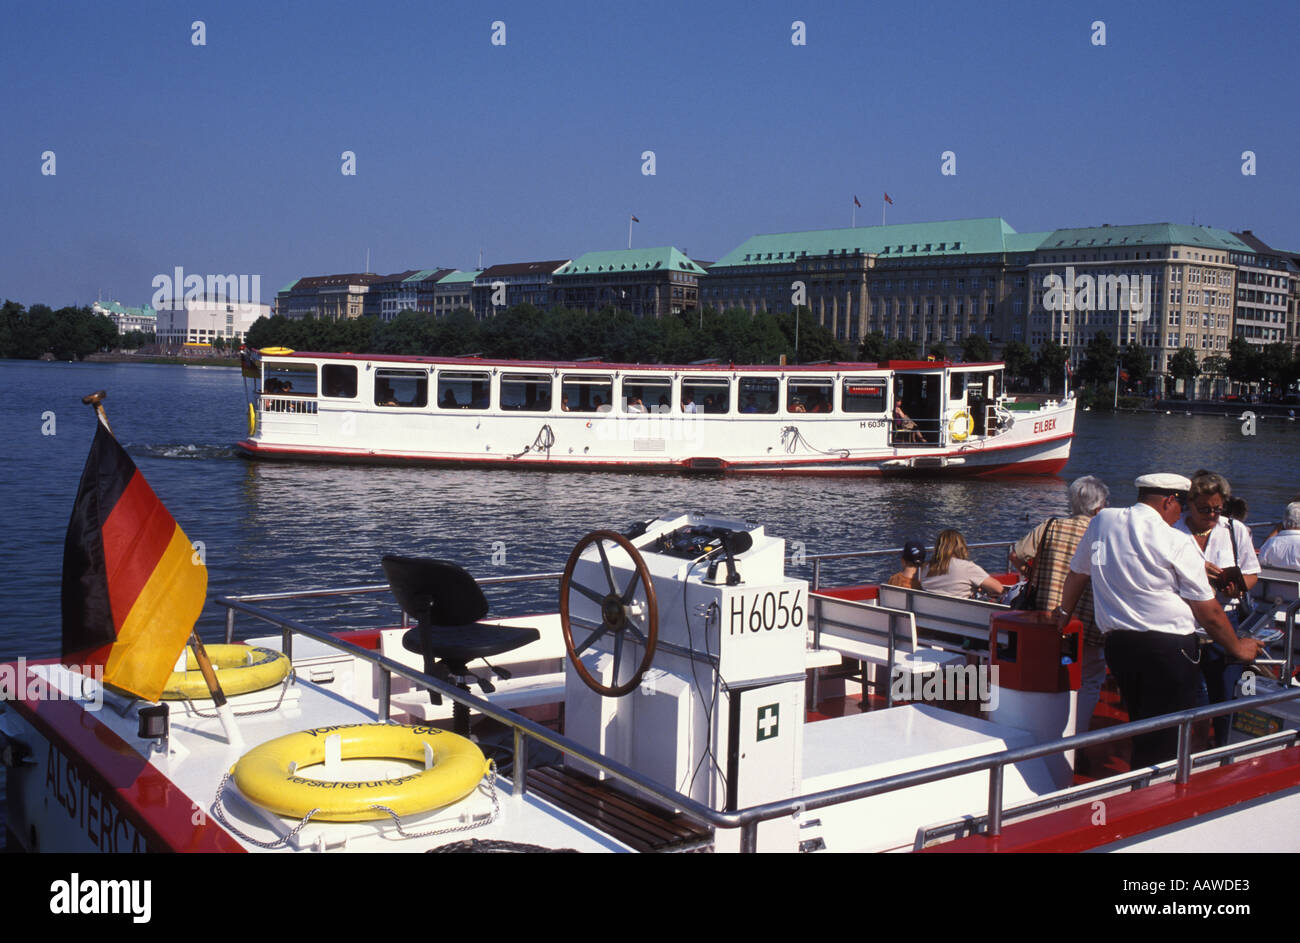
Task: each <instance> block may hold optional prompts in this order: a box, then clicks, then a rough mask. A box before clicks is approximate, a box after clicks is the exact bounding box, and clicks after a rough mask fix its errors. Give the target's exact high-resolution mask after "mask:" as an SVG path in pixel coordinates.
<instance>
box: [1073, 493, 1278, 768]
mask: <svg viewBox="0 0 1300 943" xmlns="http://www.w3.org/2000/svg"><path fill="white" fill-rule="evenodd" d="M1134 484H1135V485H1136V486H1137V489H1138V503H1137V504H1135V505H1133V506H1132V507H1129V508H1107V509H1103V510H1102V511H1099V512H1098V513H1097V516H1096V517H1094V518H1093V519H1092V522H1091V523H1090V524H1089V525H1088V529H1087V530H1086V531H1085V532H1084V535H1083V539H1082V540H1080V541H1079V546H1078V548H1077V549H1076V550H1075V552H1074V557H1073V558H1072V559H1071V560H1070V575H1069V576H1068V577H1066V580H1065V589H1064V591H1063V592H1062V596H1061V605H1060V606H1059V607H1057V609H1056V610H1055V615H1056V617H1057V622H1058V626H1059V627H1060V628H1061V629H1064V628H1065V626H1066V624H1067V623H1068V622H1069V620H1070V614H1071V613H1072V612H1073V611H1074V607H1075V605H1076V604H1077V603H1078V601H1079V596H1080V595H1081V594H1082V592H1083V588H1084V586H1085V585H1087V582H1088V579H1089V577H1091V579H1092V597H1093V607H1094V612H1095V618H1096V622H1097V628H1098V629H1100V630H1101V632H1102V634H1103V635H1104V636H1105V638H1106V664H1108V665H1109V666H1110V670H1111V672H1112V673H1113V674H1114V675H1115V678H1116V680H1117V681H1118V682H1119V687H1120V694H1121V695H1122V696H1123V698H1124V703H1125V704H1126V705H1127V707H1128V712H1129V717H1130V719H1132V720H1145V719H1146V718H1148V717H1156V716H1159V715H1161V714H1168V713H1172V712H1174V711H1180V710H1186V709H1188V708H1192V707H1195V706H1196V702H1197V698H1198V696H1199V694H1200V689H1201V674H1200V670H1199V668H1198V663H1199V661H1200V652H1199V645H1198V642H1197V639H1196V625H1197V623H1199V624H1200V625H1202V626H1204V627H1205V630H1206V632H1207V633H1209V635H1210V637H1211V638H1212V639H1214V640H1215V641H1216V642H1218V643H1219V644H1220V645H1222V646H1223V647H1224V649H1225V650H1227V652H1228V653H1229V654H1231V655H1233V656H1234V657H1236V658H1239V659H1241V660H1242V661H1246V662H1249V661H1253V660H1254V659H1255V658H1256V656H1257V655H1258V654H1259V651H1260V649H1261V648H1262V646H1261V645H1260V644H1259V643H1258V642H1255V641H1253V640H1251V639H1239V638H1237V635H1236V633H1235V632H1234V631H1233V629H1232V625H1231V624H1230V623H1229V622H1228V617H1227V616H1226V615H1224V613H1223V608H1222V607H1221V606H1220V605H1219V604H1218V602H1216V601H1215V598H1214V590H1212V589H1211V588H1210V584H1209V581H1208V580H1207V579H1206V575H1205V561H1204V560H1203V559H1202V557H1201V555H1200V553H1198V552H1197V548H1196V546H1195V545H1194V544H1193V543H1192V541H1191V539H1190V538H1189V537H1188V536H1187V535H1186V534H1182V533H1179V532H1178V531H1175V530H1174V529H1173V526H1172V525H1173V524H1174V523H1175V522H1176V521H1177V520H1178V519H1179V517H1180V516H1181V515H1182V498H1183V495H1184V494H1185V493H1186V491H1187V489H1188V488H1189V487H1191V482H1190V481H1189V480H1188V479H1187V478H1184V477H1183V476H1182V475H1169V474H1154V475H1143V476H1142V477H1141V478H1138V479H1137V481H1136V482H1134ZM1177 747H1178V729H1177V728H1176V727H1170V728H1167V729H1165V730H1160V731H1156V732H1155V733H1150V734H1143V735H1140V736H1137V737H1134V738H1133V767H1134V768H1137V767H1139V766H1149V765H1151V764H1153V763H1160V762H1163V761H1164V760H1168V759H1171V758H1173V757H1174V756H1175V755H1176V753H1177Z"/></svg>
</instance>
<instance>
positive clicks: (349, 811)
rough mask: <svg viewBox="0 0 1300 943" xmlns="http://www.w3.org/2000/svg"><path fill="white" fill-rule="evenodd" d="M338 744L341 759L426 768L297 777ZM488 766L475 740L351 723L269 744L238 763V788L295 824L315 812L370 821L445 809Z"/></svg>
mask: <svg viewBox="0 0 1300 943" xmlns="http://www.w3.org/2000/svg"><path fill="white" fill-rule="evenodd" d="M335 735H337V736H338V737H339V738H340V744H339V746H340V754H341V756H342V758H343V759H345V760H346V759H385V758H386V759H395V760H409V761H413V762H416V763H420V764H423V765H424V766H425V769H424V770H423V771H421V772H416V773H411V774H410V775H409V776H399V777H397V778H396V779H377V780H369V781H362V782H347V781H334V780H323V779H308V778H306V777H304V776H299V775H297V771H298V770H300V769H303V768H304V767H307V766H313V765H315V764H317V763H323V762H324V761H325V742H326V740H327V739H329V738H330V737H331V736H335ZM488 766H489V761H488V760H486V759H484V758H483V751H482V750H480V749H479V748H478V746H477V745H476V744H475V743H474V742H473V741H471V740H469V739H467V738H465V737H461V736H458V735H457V734H454V733H450V732H448V731H446V730H441V729H439V728H437V727H426V726H417V727H400V726H396V725H393V724H348V725H344V726H341V727H317V728H316V729H314V730H304V731H301V732H300V733H291V734H289V735H288V736H284V737H278V738H277V739H275V740H268V741H267V742H266V743H263V744H262V745H261V746H257V747H254V748H253V749H251V750H249V751H248V752H247V753H245V754H244V755H243V756H242V757H240V758H239V762H238V763H236V764H235V765H234V768H233V769H231V771H230V772H231V776H232V778H233V779H234V781H235V785H236V786H238V787H239V791H240V792H241V793H242V794H243V795H244V797H245V798H246V799H248V800H249V801H251V802H254V803H256V804H257V805H259V806H262V807H263V808H265V809H269V810H271V811H272V812H276V813H278V814H280V815H285V816H289V817H291V818H302V817H303V816H305V815H306V814H307V813H308V812H310V811H311V810H312V809H317V810H319V811H317V812H316V814H315V815H314V816H312V818H313V819H316V820H321V821H325V822H365V821H370V820H372V819H382V818H386V817H387V815H388V813H387V812H385V811H383V810H382V809H377V808H375V806H385V807H386V808H388V809H392V810H393V812H395V813H396V814H397V815H399V816H403V815H416V814H419V813H421V812H428V811H430V810H432V809H439V808H442V807H443V806H446V805H451V804H452V803H453V802H459V801H460V800H461V799H464V798H465V797H466V796H468V795H469V794H470V793H471V792H473V791H474V789H475V787H476V786H478V784H479V782H480V781H482V779H483V777H484V776H485V775H486V774H487V772H488Z"/></svg>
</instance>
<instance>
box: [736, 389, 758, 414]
mask: <svg viewBox="0 0 1300 943" xmlns="http://www.w3.org/2000/svg"><path fill="white" fill-rule="evenodd" d="M740 411H741V412H742V413H756V412H758V402H757V401H756V400H755V399H754V394H753V393H749V394H746V396H745V405H744V406H743V407H742V408H741V410H740Z"/></svg>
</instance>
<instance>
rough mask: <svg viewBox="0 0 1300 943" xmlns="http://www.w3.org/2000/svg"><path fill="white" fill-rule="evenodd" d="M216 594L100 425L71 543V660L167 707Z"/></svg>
mask: <svg viewBox="0 0 1300 943" xmlns="http://www.w3.org/2000/svg"><path fill="white" fill-rule="evenodd" d="M207 589H208V571H207V568H206V567H205V566H203V564H202V562H200V561H199V560H197V559H196V558H195V555H194V549H193V547H192V546H191V545H190V540H189V538H188V537H186V536H185V532H184V531H182V530H181V529H180V527H179V526H178V525H177V523H176V521H175V519H174V518H173V517H172V516H171V514H170V512H168V510H167V508H166V507H164V506H163V503H162V501H160V500H159V499H158V496H157V495H156V494H154V492H153V489H152V488H150V487H149V483H148V482H147V481H145V479H144V476H143V475H141V474H140V471H139V469H137V468H136V467H135V463H134V462H132V461H131V458H130V456H128V455H127V454H126V450H125V449H123V448H122V446H121V445H119V444H118V442H117V440H116V439H115V438H113V435H112V433H110V432H109V431H108V430H107V429H105V428H104V426H103V424H101V423H96V428H95V440H94V441H93V442H92V443H91V446H90V455H89V456H87V458H86V467H85V469H84V470H83V471H82V473H81V484H80V485H79V486H78V488H77V500H76V503H75V504H74V505H73V508H72V517H71V519H70V520H69V521H68V532H67V536H66V538H65V539H64V544H63V599H62V603H63V658H62V660H63V663H64V664H66V665H73V666H83V665H92V666H93V665H100V666H102V667H103V670H104V676H103V680H104V682H105V683H106V684H111V685H113V686H114V687H116V688H119V689H121V690H123V691H127V692H129V693H131V694H134V695H135V696H137V697H141V698H144V699H146V700H150V701H156V700H158V697H159V696H160V695H161V694H162V691H163V687H164V685H165V683H166V681H167V679H168V677H169V676H170V674H171V672H172V668H173V667H174V665H175V664H176V660H177V658H178V657H179V656H180V654H181V652H182V651H183V650H184V648H185V643H186V640H187V639H188V638H189V636H190V632H191V631H193V629H194V621H195V620H196V619H197V618H198V617H199V612H200V611H201V610H202V609H203V602H204V599H205V598H206V596H207Z"/></svg>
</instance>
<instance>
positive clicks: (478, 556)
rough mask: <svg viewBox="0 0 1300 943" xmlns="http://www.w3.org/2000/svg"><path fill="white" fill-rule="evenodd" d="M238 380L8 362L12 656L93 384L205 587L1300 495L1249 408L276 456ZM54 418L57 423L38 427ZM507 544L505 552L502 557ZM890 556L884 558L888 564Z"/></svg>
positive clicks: (1262, 515) (1275, 430) (53, 597)
mask: <svg viewBox="0 0 1300 943" xmlns="http://www.w3.org/2000/svg"><path fill="white" fill-rule="evenodd" d="M243 382H244V381H243V380H242V378H241V377H240V375H239V372H238V371H237V370H234V369H227V368H212V367H180V366H158V365H147V364H65V363H54V364H42V363H32V362H26V361H0V431H2V432H3V441H4V442H5V443H6V446H7V447H6V448H5V449H4V451H3V454H0V489H2V490H0V497H2V499H3V500H2V501H0V506H2V507H3V508H4V513H5V517H6V521H7V523H8V524H9V526H8V528H7V529H6V535H5V536H6V538H7V539H5V540H4V541H3V542H0V573H3V574H4V576H3V581H4V582H3V586H4V590H3V604H2V608H0V660H9V659H12V658H15V657H17V656H18V655H27V656H29V657H34V656H44V655H54V654H57V653H58V650H59V573H60V567H61V563H62V554H63V536H64V530H65V528H66V526H67V520H68V515H69V513H70V511H71V508H72V502H73V498H74V496H75V494H76V488H77V482H78V480H79V477H80V475H81V469H82V466H83V464H84V462H85V459H86V453H87V450H88V448H89V445H90V441H91V438H92V436H93V433H94V421H95V420H94V415H93V413H92V412H91V410H90V409H89V408H88V407H86V406H83V405H81V402H80V400H81V397H82V396H83V395H84V394H86V393H89V392H92V391H94V390H99V389H104V390H107V391H108V399H107V400H106V406H107V409H108V414H109V419H110V422H112V424H113V429H114V431H115V432H116V434H117V436H118V438H119V440H120V441H121V442H122V443H123V444H124V445H125V447H126V450H127V451H128V452H129V453H130V454H131V456H132V458H133V459H134V460H135V462H136V464H137V465H138V466H139V467H140V469H141V471H142V472H143V473H144V475H145V477H146V478H147V479H148V480H149V482H150V484H151V485H152V486H153V488H154V490H155V491H156V492H157V493H158V495H159V496H160V497H161V498H162V500H163V501H164V502H165V503H166V505H167V506H168V508H170V509H171V512H172V514H173V516H175V518H176V519H177V521H178V522H179V523H180V524H181V526H182V528H184V530H185V532H186V533H187V534H188V535H189V537H190V539H191V540H195V541H202V543H203V545H204V550H205V553H206V558H207V565H208V580H209V589H208V595H209V599H211V598H213V597H215V596H217V595H223V594H224V595H232V594H240V593H257V592H277V591H283V590H288V589H302V588H309V587H320V586H341V585H354V584H358V583H376V582H383V577H382V573H381V571H380V566H379V560H380V557H381V556H382V555H383V554H385V553H393V552H397V553H407V554H420V555H428V556H437V557H442V558H446V559H451V560H457V561H459V562H461V563H462V564H463V565H464V566H466V567H467V568H468V569H469V570H470V571H471V572H474V573H475V574H477V575H479V576H489V575H503V574H506V573H522V572H542V571H554V570H559V569H561V568H562V567H563V564H564V560H565V558H566V557H567V556H568V553H569V550H570V549H571V548H572V547H573V545H574V543H575V542H576V541H577V540H578V539H580V538H581V537H582V536H583V535H584V534H586V533H587V532H589V531H591V530H595V529H597V528H609V527H612V528H617V529H622V528H623V527H624V526H626V525H627V524H628V523H630V522H632V521H635V520H643V519H646V518H650V517H653V516H655V515H658V514H661V513H664V512H670V511H687V510H697V511H707V512H711V513H716V514H721V515H726V516H730V517H737V518H743V519H746V520H751V521H755V522H758V523H762V524H765V525H766V527H767V530H768V532H769V533H771V534H775V535H778V536H782V537H785V538H786V539H787V540H791V541H795V540H798V541H803V543H804V546H805V549H806V551H807V552H808V553H810V554H812V553H821V552H835V551H844V550H856V549H864V548H871V547H892V546H897V545H899V544H900V543H901V542H902V541H903V540H904V539H906V538H907V537H909V536H913V535H915V536H918V537H922V538H925V539H927V540H928V541H932V540H933V537H934V535H935V533H937V532H938V531H939V530H941V529H942V528H944V527H957V528H959V529H960V530H961V531H962V532H963V533H964V534H965V535H966V537H967V539H968V540H970V541H972V542H973V541H977V540H1002V539H1006V540H1013V539H1015V538H1017V537H1019V536H1020V535H1021V534H1022V533H1024V532H1025V531H1026V530H1028V528H1029V526H1030V525H1031V524H1033V523H1036V522H1037V521H1038V520H1040V519H1042V518H1043V517H1045V516H1047V515H1048V514H1052V513H1060V512H1061V511H1062V510H1063V509H1064V507H1065V489H1066V485H1067V484H1068V482H1069V480H1070V479H1072V478H1074V477H1077V476H1079V475H1084V474H1095V475H1099V476H1100V477H1101V478H1102V479H1103V480H1105V481H1106V482H1107V484H1108V485H1110V487H1111V491H1112V503H1113V504H1126V503H1130V502H1131V501H1132V500H1133V498H1134V496H1135V491H1134V489H1133V486H1132V482H1133V479H1134V478H1135V477H1136V476H1137V475H1139V474H1142V473H1143V472H1146V471H1151V470H1170V471H1180V472H1183V473H1189V472H1191V471H1193V470H1195V469H1196V468H1198V467H1206V468H1212V469H1215V470H1217V471H1220V472H1221V473H1223V474H1224V475H1226V476H1227V477H1228V478H1229V480H1230V481H1231V482H1232V483H1233V486H1234V489H1235V490H1236V491H1237V492H1238V493H1240V494H1242V495H1244V496H1245V497H1246V498H1247V499H1248V500H1249V502H1250V506H1251V511H1252V513H1251V519H1252V520H1268V519H1276V518H1277V517H1278V516H1279V515H1280V512H1281V509H1282V507H1283V506H1284V505H1285V503H1286V502H1287V501H1288V500H1289V499H1290V498H1291V497H1292V496H1293V495H1295V494H1296V493H1297V492H1300V474H1298V473H1297V466H1296V458H1297V456H1298V455H1300V426H1298V425H1297V424H1296V423H1294V422H1286V421H1278V420H1271V421H1262V422H1260V423H1259V424H1258V426H1257V434H1256V435H1253V436H1246V435H1243V434H1242V428H1241V425H1242V424H1241V422H1240V421H1239V420H1237V419H1228V418H1223V417H1209V416H1186V415H1183V414H1174V415H1163V414H1161V415H1154V414H1139V415H1120V416H1112V415H1110V414H1106V413H1080V414H1079V419H1078V423H1077V428H1076V431H1077V436H1076V438H1075V440H1074V447H1073V451H1072V455H1071V460H1070V464H1069V466H1068V468H1067V469H1066V471H1065V474H1064V476H1063V477H1061V478H1035V479H1017V480H1000V481H944V482H898V481H889V482H885V481H881V480H878V479H858V480H855V479H816V478H792V477H772V478H767V477H763V478H739V479H737V478H695V477H690V478H687V477H680V476H675V475H620V474H604V473H601V474H595V473H593V474H557V473H545V472H507V471H475V470H470V471H466V470H436V469H423V468H422V469H414V468H412V469H406V468H363V467H356V466H337V467H336V466H325V465H310V464H302V465H291V464H285V465H282V464H262V463H253V462H248V461H245V460H243V459H241V458H239V457H238V456H237V455H236V453H235V451H234V449H233V448H232V447H231V443H233V442H235V441H236V440H237V439H239V438H240V437H241V436H242V435H243V434H244V431H245V428H244V424H245V412H246V407H245V406H244V403H245V399H244V388H243ZM51 422H52V424H53V430H52V431H53V432H54V434H53V435H47V434H43V433H44V432H49V431H51V429H50V428H49V427H50V425H51ZM498 541H499V542H500V543H501V544H502V545H504V549H505V560H504V562H498V563H494V562H493V556H494V545H495V544H496V543H497V542H498ZM497 549H499V545H498V547H497ZM497 556H498V558H499V554H498V555H497ZM995 561H996V555H994V556H992V557H988V558H985V559H984V562H985V564H986V565H989V566H991V565H993V563H994V562H995ZM889 564H892V561H889ZM883 566H884V573H883V575H888V572H891V571H892V566H891V565H888V564H886V565H883ZM879 574H880V570H879V569H877V570H875V571H871V570H867V569H863V567H862V565H861V564H858V565H856V568H855V566H850V565H838V566H836V567H835V568H833V569H828V570H827V571H826V577H827V578H828V579H830V580H832V581H834V580H836V579H843V580H848V579H853V578H862V577H865V576H873V575H879ZM805 575H810V572H807V573H806V574H805ZM375 598H376V609H375V612H374V613H373V616H374V618H383V619H391V618H392V617H393V608H392V606H391V604H389V602H388V601H387V599H386V598H384V599H383V600H382V602H383V605H382V606H381V605H380V600H381V597H375ZM554 606H555V601H554V587H553V584H537V585H536V586H535V587H532V588H529V589H521V588H518V587H516V588H514V589H512V590H510V591H509V594H508V595H507V594H506V593H505V592H500V593H496V594H493V610H494V611H495V612H498V613H508V612H516V613H517V612H526V611H533V610H538V609H551V610H553V609H554ZM358 619H360V622H362V623H364V622H366V621H368V620H367V617H366V616H365V615H364V614H363V615H362V616H356V615H350V616H349V617H348V618H347V620H344V622H343V623H340V624H348V625H352V624H359V623H358ZM223 625H224V623H223V620H222V615H221V613H219V612H217V607H216V606H214V605H213V604H211V603H209V605H208V607H207V609H206V610H205V611H204V615H203V617H202V619H201V621H200V630H201V631H202V633H203V635H204V637H205V638H208V639H218V638H219V637H220V636H221V633H222V631H223ZM249 627H250V629H251V628H252V626H251V625H250V626H249Z"/></svg>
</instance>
